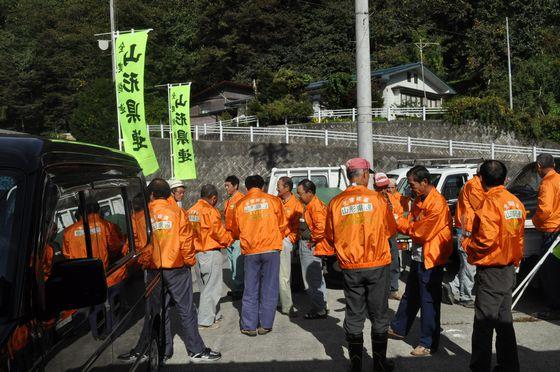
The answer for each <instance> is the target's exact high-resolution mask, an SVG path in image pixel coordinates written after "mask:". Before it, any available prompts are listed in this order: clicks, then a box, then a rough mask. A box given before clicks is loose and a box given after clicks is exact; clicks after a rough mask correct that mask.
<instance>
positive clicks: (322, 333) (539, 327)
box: [164, 262, 560, 372]
mask: <svg viewBox="0 0 560 372" xmlns="http://www.w3.org/2000/svg"><path fill="white" fill-rule="evenodd" d="M224 267H225V269H224V277H227V275H228V274H229V269H227V264H226V263H225V262H224ZM405 275H406V274H405ZM405 275H403V277H402V278H401V280H402V279H404V277H405ZM226 281H227V280H226ZM194 288H195V291H198V287H197V285H196V284H195V285H194ZM403 290H404V283H403V282H401V287H400V291H401V292H402V291H403ZM227 291H228V287H227V284H224V292H223V293H224V297H223V298H222V303H221V309H222V312H223V315H224V319H223V321H222V322H221V323H220V328H218V329H214V330H203V331H201V335H202V337H203V339H204V341H205V342H206V344H207V345H208V346H209V347H211V348H213V349H215V350H219V351H220V352H222V355H223V357H222V359H221V360H220V361H219V362H216V363H212V364H205V365H196V366H195V365H193V364H191V363H190V362H189V359H188V357H187V355H186V351H185V347H184V343H183V342H182V340H181V339H180V337H179V336H178V335H177V334H175V336H174V345H175V354H174V356H173V358H172V359H171V360H169V361H168V364H167V366H166V367H165V368H164V370H165V371H179V370H184V369H185V367H187V370H188V369H189V367H192V369H193V370H196V371H236V372H240V371H267V372H268V371H298V372H306V370H308V371H321V372H324V371H345V370H346V369H347V367H348V359H347V356H348V353H347V349H346V342H345V339H344V331H343V329H342V324H343V320H344V309H345V303H344V294H343V292H342V290H340V289H329V293H328V297H329V300H328V303H329V309H330V313H329V317H328V318H327V319H323V320H305V319H303V317H302V316H300V317H298V318H294V319H290V318H288V317H287V316H285V315H282V314H280V313H279V312H277V313H276V320H275V323H274V329H273V332H271V333H269V334H267V335H264V336H257V337H247V336H245V335H242V334H241V333H240V332H239V312H240V310H241V302H240V301H236V302H233V303H232V302H231V300H230V299H229V298H228V297H225V296H226V293H227ZM196 298H198V293H195V299H196ZM294 304H295V306H296V307H297V308H298V310H300V314H301V315H303V314H304V313H305V312H306V310H307V298H306V296H305V293H303V292H297V293H294ZM389 305H390V308H391V311H392V312H393V313H394V312H395V311H396V309H397V307H398V302H397V301H393V300H390V301H389ZM541 307H542V304H541V303H540V302H539V299H538V298H535V296H534V295H532V294H531V293H529V294H528V295H527V297H525V298H524V300H522V301H521V303H520V305H519V310H518V311H516V312H515V313H514V319H515V331H516V334H517V342H518V345H519V357H520V363H521V369H522V371H531V372H533V371H534V372H540V371H543V372H544V371H559V370H560V322H547V321H541V320H538V319H535V318H533V317H531V316H530V315H528V314H530V313H531V312H533V311H535V310H539V309H540V308H541ZM172 312H173V310H172ZM473 316H474V310H472V309H467V308H464V307H462V306H459V305H452V306H451V305H442V319H441V322H442V323H441V326H442V328H443V332H442V337H441V346H440V350H439V351H438V352H437V353H436V354H434V355H432V356H429V357H422V358H418V357H413V356H411V355H410V351H411V350H412V348H413V347H415V346H416V345H417V341H418V338H419V314H418V317H417V321H416V322H415V324H414V326H413V328H412V331H411V333H410V335H409V336H408V337H406V338H405V340H404V341H394V340H390V341H389V346H388V356H389V357H390V358H393V359H394V360H395V362H396V369H395V370H396V371H403V372H404V371H415V372H417V371H428V370H429V371H431V372H438V371H445V372H459V371H468V370H469V368H468V365H469V358H470V348H471V333H472V324H473ZM172 320H173V323H172V328H173V329H174V330H176V329H177V328H176V327H177V326H178V322H177V319H176V317H175V316H174V317H173V319H172ZM369 333H370V323H369V320H366V324H365V328H364V338H365V345H364V346H365V349H366V350H367V355H366V356H365V362H364V371H371V370H372V360H371V341H370V340H369V337H368V335H369Z"/></svg>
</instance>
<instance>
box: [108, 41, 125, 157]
mask: <svg viewBox="0 0 560 372" xmlns="http://www.w3.org/2000/svg"><path fill="white" fill-rule="evenodd" d="M118 36H119V31H114V32H112V33H111V51H112V57H113V66H115V68H113V82H114V81H116V80H117V69H116V66H117V53H115V50H116V48H115V42H116V40H117V37H118ZM115 98H116V102H117V136H118V138H119V139H118V141H119V150H120V151H122V150H123V141H122V133H121V132H122V129H121V115H120V113H119V110H120V109H119V92H118V91H117V89H115Z"/></svg>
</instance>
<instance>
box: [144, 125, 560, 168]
mask: <svg viewBox="0 0 560 372" xmlns="http://www.w3.org/2000/svg"><path fill="white" fill-rule="evenodd" d="M148 130H149V132H150V133H159V134H160V137H161V138H165V136H164V134H165V133H168V132H169V130H170V128H169V125H148ZM191 132H192V135H193V138H194V139H195V140H197V141H198V140H199V139H200V138H201V137H204V136H210V135H211V136H212V137H214V138H215V137H217V138H219V140H220V141H223V140H224V136H226V135H227V136H229V137H235V138H236V139H242V140H249V141H250V142H255V141H256V139H257V137H267V138H269V139H272V138H278V139H280V142H282V143H290V141H291V139H295V138H310V139H318V140H321V142H322V143H324V145H325V146H331V145H333V144H332V142H334V141H351V142H353V143H356V140H357V134H356V133H355V132H342V131H333V130H327V129H324V130H321V129H299V128H290V127H289V126H274V127H232V126H226V125H223V123H222V124H203V125H195V126H193V127H191ZM373 142H374V143H381V144H387V145H395V146H401V148H402V149H403V150H404V149H405V148H406V152H409V153H410V152H412V151H413V149H414V148H419V147H429V148H434V149H446V150H447V154H449V156H454V153H455V152H456V151H465V152H473V153H476V154H480V155H483V156H489V157H490V158H491V159H494V158H496V156H497V155H524V156H528V157H531V158H532V159H533V160H536V158H537V155H538V154H541V153H548V154H551V155H552V156H560V150H558V149H547V148H540V147H536V146H533V147H529V146H509V145H499V144H495V143H479V142H465V141H453V140H438V139H428V138H414V137H399V136H388V135H380V134H374V135H373Z"/></svg>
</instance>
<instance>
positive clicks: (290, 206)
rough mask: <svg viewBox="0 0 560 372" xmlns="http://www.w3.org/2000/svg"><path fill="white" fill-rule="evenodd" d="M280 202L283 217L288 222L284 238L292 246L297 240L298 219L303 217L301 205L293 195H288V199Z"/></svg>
mask: <svg viewBox="0 0 560 372" xmlns="http://www.w3.org/2000/svg"><path fill="white" fill-rule="evenodd" d="M280 201H281V202H282V206H283V207H284V215H285V216H286V219H287V220H288V227H287V228H286V236H287V237H288V239H290V242H292V244H294V243H295V242H296V241H297V240H298V239H299V236H298V235H299V219H300V218H301V216H302V215H303V205H302V204H301V203H300V201H299V200H298V199H297V198H296V197H295V196H294V194H290V198H289V199H288V200H286V201H285V202H284V201H283V200H282V199H280Z"/></svg>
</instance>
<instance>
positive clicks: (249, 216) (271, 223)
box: [232, 187, 288, 254]
mask: <svg viewBox="0 0 560 372" xmlns="http://www.w3.org/2000/svg"><path fill="white" fill-rule="evenodd" d="M287 225H288V221H287V220H286V217H285V216H284V208H283V207H282V203H281V202H280V200H279V199H278V197H276V196H273V195H269V194H267V193H265V192H263V191H262V190H260V189H258V188H256V187H253V188H252V189H250V190H249V191H248V192H247V195H245V196H244V197H243V198H242V199H241V200H239V201H238V202H237V203H236V205H235V210H234V218H233V224H232V235H233V237H234V238H235V239H239V241H240V244H241V253H243V254H257V253H264V252H269V251H272V250H282V239H283V238H284V236H285V231H286V228H287Z"/></svg>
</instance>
